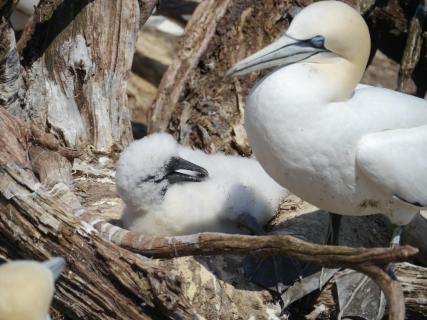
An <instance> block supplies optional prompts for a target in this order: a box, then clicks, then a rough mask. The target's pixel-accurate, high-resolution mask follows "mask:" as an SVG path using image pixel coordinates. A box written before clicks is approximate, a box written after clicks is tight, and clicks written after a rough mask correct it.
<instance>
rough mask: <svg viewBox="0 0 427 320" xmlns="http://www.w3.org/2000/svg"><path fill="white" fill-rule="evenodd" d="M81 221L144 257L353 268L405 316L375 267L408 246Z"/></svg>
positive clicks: (395, 291) (393, 313)
mask: <svg viewBox="0 0 427 320" xmlns="http://www.w3.org/2000/svg"><path fill="white" fill-rule="evenodd" d="M84 219H85V220H86V221H87V222H88V223H89V224H90V225H93V226H94V227H95V228H96V229H97V230H98V231H99V232H100V233H101V235H102V236H104V237H105V238H107V239H109V240H112V241H113V242H114V243H116V244H117V245H119V246H121V247H124V248H126V249H129V250H132V251H134V252H137V253H140V254H143V255H146V256H150V257H157V258H159V257H163V258H164V257H168V258H171V257H179V256H187V255H218V254H221V255H222V254H243V255H245V254H246V255H247V254H261V255H266V256H269V255H284V256H289V257H292V258H295V259H298V260H301V261H306V262H313V263H318V264H320V265H322V266H329V267H349V268H353V269H355V270H358V271H360V272H363V273H365V274H367V275H368V276H370V277H371V278H372V279H373V280H374V281H375V282H376V283H377V284H378V286H379V287H380V288H381V289H382V290H383V292H384V294H385V296H386V298H387V301H388V303H389V306H390V310H389V319H391V320H399V319H400V320H402V319H404V318H405V305H404V302H403V301H404V300H403V293H402V289H401V287H400V284H399V282H398V281H395V280H392V279H391V278H390V277H389V276H388V275H387V274H386V273H385V272H384V270H382V269H381V268H380V267H379V266H385V265H387V264H388V263H390V262H397V261H405V260H407V259H408V258H409V257H411V256H413V255H415V254H417V253H418V250H417V249H415V248H413V247H411V246H402V247H398V248H373V249H365V248H348V247H340V246H325V245H318V244H312V243H309V242H306V241H303V240H300V239H297V238H294V237H292V236H288V235H271V236H245V235H234V234H233V235H230V234H221V233H200V234H195V235H188V236H176V237H154V236H144V235H140V234H138V233H135V232H131V231H127V230H124V229H121V228H119V227H117V226H113V225H111V224H109V223H107V222H105V221H102V219H100V218H99V217H93V216H86V217H84ZM378 265H379V266H378Z"/></svg>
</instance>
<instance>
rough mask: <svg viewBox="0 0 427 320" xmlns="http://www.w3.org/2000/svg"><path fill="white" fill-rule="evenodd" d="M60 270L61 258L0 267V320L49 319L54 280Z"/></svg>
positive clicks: (7, 264)
mask: <svg viewBox="0 0 427 320" xmlns="http://www.w3.org/2000/svg"><path fill="white" fill-rule="evenodd" d="M64 267H65V260H64V259H63V258H53V259H51V260H48V261H45V262H43V263H39V262H36V261H30V260H22V261H13V262H8V263H5V264H2V265H0V319H1V320H49V319H50V317H49V314H48V312H49V306H50V303H51V301H52V297H53V293H54V290H55V280H56V279H58V277H59V275H60V274H61V272H62V270H63V269H64Z"/></svg>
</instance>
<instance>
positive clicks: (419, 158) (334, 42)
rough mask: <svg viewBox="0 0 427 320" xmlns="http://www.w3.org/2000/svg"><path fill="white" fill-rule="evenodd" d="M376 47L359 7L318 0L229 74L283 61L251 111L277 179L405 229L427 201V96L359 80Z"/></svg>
mask: <svg viewBox="0 0 427 320" xmlns="http://www.w3.org/2000/svg"><path fill="white" fill-rule="evenodd" d="M369 53H370V35H369V31H368V27H367V25H366V23H365V21H364V20H363V19H362V17H361V16H360V14H359V13H358V12H357V11H356V10H354V9H353V8H351V7H350V6H348V5H346V4H344V3H342V2H339V1H321V2H316V3H314V4H311V5H309V6H307V7H306V8H304V9H303V10H302V11H301V12H300V13H299V14H297V15H296V17H295V18H294V20H293V21H292V23H291V24H290V26H289V28H288V30H287V31H286V32H285V33H284V34H283V35H282V36H281V37H279V38H278V39H277V40H276V41H275V42H274V43H272V44H271V45H269V46H267V47H266V48H264V49H262V50H260V51H259V52H257V53H255V54H253V55H251V56H249V57H248V58H246V59H244V60H243V61H241V62H239V63H238V64H236V65H235V66H234V67H233V68H232V69H231V70H229V72H228V75H242V74H246V73H248V72H252V71H256V70H260V69H264V68H268V67H277V68H276V69H275V70H274V71H272V72H271V73H270V74H268V75H267V76H266V77H264V78H263V79H262V80H261V81H259V82H258V83H257V84H256V85H255V87H254V88H253V89H252V91H251V92H250V94H249V95H248V97H247V100H246V111H245V128H246V130H247V134H248V138H249V142H250V144H251V146H252V148H253V150H254V153H255V155H256V157H257V159H258V161H259V162H260V163H261V165H262V166H263V168H264V169H265V170H266V171H267V172H268V173H269V174H270V176H271V177H273V178H274V179H275V180H276V181H277V182H278V183H280V184H281V185H282V186H283V187H286V188H287V189H288V190H289V191H290V192H293V193H295V194H296V195H298V196H299V197H301V198H302V199H304V200H306V201H307V202H310V203H312V204H314V205H316V206H317V207H319V208H321V209H324V210H327V211H329V212H333V213H337V214H340V215H356V216H358V215H369V214H375V213H383V214H385V215H386V216H388V217H389V218H390V220H391V221H392V222H393V223H394V224H396V225H399V226H403V225H406V224H407V223H409V222H410V221H411V220H412V219H413V218H414V216H415V215H416V214H417V213H418V212H419V210H420V209H421V208H425V207H426V206H427V161H426V160H425V157H424V155H425V153H426V152H427V102H426V101H425V100H423V99H420V98H416V97H413V96H409V95H406V94H403V93H399V92H395V91H392V90H388V89H383V88H376V87H371V86H367V85H358V83H359V81H360V79H361V78H362V75H363V73H364V70H365V68H366V65H367V61H368V57H369ZM334 216H335V215H334ZM337 225H338V224H335V226H337ZM398 230H399V231H400V230H401V228H400V229H398ZM333 238H334V239H336V236H333ZM335 242H336V241H335ZM398 242H399V232H397V233H396V234H395V237H394V239H393V242H392V243H394V244H396V243H398ZM380 315H381V311H379V312H378V313H377V316H376V317H375V319H377V318H380Z"/></svg>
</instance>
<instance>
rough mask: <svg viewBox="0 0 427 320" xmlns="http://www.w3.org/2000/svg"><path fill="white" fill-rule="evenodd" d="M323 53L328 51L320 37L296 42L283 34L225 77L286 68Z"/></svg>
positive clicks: (240, 63) (237, 65)
mask: <svg viewBox="0 0 427 320" xmlns="http://www.w3.org/2000/svg"><path fill="white" fill-rule="evenodd" d="M325 51H328V50H327V49H326V48H325V47H324V38H323V37H322V36H316V37H313V38H311V39H307V40H298V39H295V38H293V37H291V36H289V35H286V34H283V35H282V36H281V37H280V38H279V39H277V40H276V41H275V42H273V43H272V44H270V45H269V46H267V47H265V48H264V49H261V50H260V51H258V52H256V53H254V54H253V55H251V56H249V57H247V58H246V59H244V60H242V61H240V62H239V63H237V64H236V65H235V66H234V67H233V68H231V69H230V70H228V72H227V74H226V76H237V75H244V74H247V73H249V72H253V71H257V70H261V69H265V68H270V67H275V66H287V65H290V64H293V63H296V62H300V61H303V60H306V59H308V58H310V57H312V56H314V55H315V54H317V53H320V52H325Z"/></svg>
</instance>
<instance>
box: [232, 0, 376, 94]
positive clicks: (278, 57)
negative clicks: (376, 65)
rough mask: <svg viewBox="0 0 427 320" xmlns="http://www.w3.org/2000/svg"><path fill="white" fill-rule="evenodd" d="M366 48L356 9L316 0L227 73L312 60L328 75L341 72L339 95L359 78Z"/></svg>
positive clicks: (366, 32)
mask: <svg viewBox="0 0 427 320" xmlns="http://www.w3.org/2000/svg"><path fill="white" fill-rule="evenodd" d="M370 48H371V39H370V36H369V30H368V27H367V25H366V23H365V21H364V20H363V18H362V17H361V16H360V14H359V13H358V12H357V11H356V10H354V9H353V8H352V7H350V6H349V5H347V4H345V3H343V2H340V1H320V2H316V3H313V4H311V5H309V6H307V7H306V8H304V9H303V10H301V12H300V13H298V14H297V16H296V17H295V18H294V20H293V21H292V23H291V25H290V26H289V28H288V30H286V32H285V33H284V34H283V35H282V36H281V37H279V38H278V39H277V40H276V41H275V42H273V43H272V44H270V45H269V46H267V47H265V48H264V49H262V50H260V51H258V52H256V53H255V54H253V55H251V56H249V57H248V58H246V59H244V60H242V61H240V62H239V63H237V64H236V65H235V66H234V67H233V68H231V69H230V70H229V71H228V73H227V74H228V75H242V74H246V73H249V72H252V71H257V70H260V69H264V68H269V67H274V66H281V67H283V66H287V65H290V64H296V63H301V62H304V63H313V64H316V65H317V66H318V68H319V70H320V71H321V72H324V73H325V74H330V76H331V77H332V76H335V77H336V73H341V75H342V77H341V78H339V80H338V81H339V82H340V83H341V84H340V85H339V86H340V87H341V88H337V99H342V98H345V97H348V95H349V94H350V93H351V92H352V90H353V89H354V87H355V86H356V85H357V83H358V82H359V81H360V79H361V77H362V75H363V72H364V70H365V68H366V64H367V62H368V58H369V54H370Z"/></svg>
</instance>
